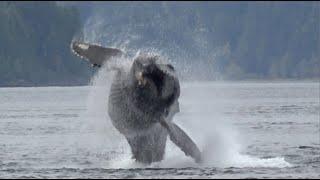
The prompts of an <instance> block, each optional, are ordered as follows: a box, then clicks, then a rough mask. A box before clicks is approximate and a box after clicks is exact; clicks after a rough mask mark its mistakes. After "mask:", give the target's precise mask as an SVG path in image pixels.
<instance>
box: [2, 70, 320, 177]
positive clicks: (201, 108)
mask: <svg viewBox="0 0 320 180" xmlns="http://www.w3.org/2000/svg"><path fill="white" fill-rule="evenodd" d="M103 79H104V77H103V75H102V76H98V77H97V78H96V80H95V81H94V82H96V83H93V85H91V86H84V87H28V88H21V87H20V88H0V178H320V127H319V124H320V119H319V118H320V110H319V109H320V103H319V83H317V82H299V81H298V82H197V83H195V82H182V89H181V97H180V110H181V112H180V113H178V114H177V115H176V116H175V118H174V122H176V123H177V124H178V125H179V126H181V127H182V128H183V129H184V130H185V131H186V132H187V134H189V136H190V137H191V138H192V139H193V140H194V141H195V142H196V144H197V145H198V146H199V148H200V149H201V151H202V152H203V155H204V159H205V160H204V163H203V164H196V163H194V162H193V160H192V159H191V158H189V157H186V156H185V155H184V153H183V152H181V151H180V150H179V148H177V147H176V146H175V145H174V144H173V143H172V142H170V140H169V139H168V142H167V149H166V155H165V159H164V160H163V161H161V162H159V163H153V164H151V165H143V164H139V163H136V162H135V161H134V160H132V159H131V154H130V149H129V146H128V144H127V142H126V141H125V139H124V138H123V136H122V135H121V134H119V133H118V132H117V131H116V130H115V129H114V127H113V126H112V125H111V123H110V120H109V117H108V114H107V96H108V87H109V86H108V84H109V83H108V82H107V81H106V79H104V80H103ZM107 79H108V78H107Z"/></svg>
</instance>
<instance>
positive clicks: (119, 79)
mask: <svg viewBox="0 0 320 180" xmlns="http://www.w3.org/2000/svg"><path fill="white" fill-rule="evenodd" d="M71 48H72V51H73V52H74V53H75V54H76V55H78V56H80V57H81V58H83V59H85V60H87V61H89V62H90V63H91V64H92V66H97V67H101V66H102V65H103V64H104V63H108V61H109V60H110V59H112V58H117V57H120V56H124V55H125V53H124V52H122V51H121V50H119V49H115V48H107V47H102V46H99V45H93V44H88V43H82V42H72V44H71ZM110 70H113V71H116V72H115V77H114V79H113V82H112V85H111V89H110V94H109V102H108V104H109V105H108V114H109V116H110V119H111V121H112V124H113V126H114V127H115V128H116V129H117V130H118V131H119V132H120V133H121V134H122V135H124V136H125V138H126V140H127V141H128V144H129V145H130V147H131V152H132V155H133V158H134V159H135V160H136V161H138V162H142V163H147V164H149V163H152V162H158V161H161V160H163V157H164V153H165V147H166V141H167V137H168V136H169V138H170V140H171V141H172V142H174V143H175V144H176V145H177V146H178V147H179V148H180V149H181V150H182V151H183V152H184V153H185V154H186V155H187V156H191V157H192V158H193V159H194V160H195V161H196V162H201V152H200V150H199V149H198V147H197V146H196V144H195V143H194V142H193V141H192V140H191V138H190V137H189V136H188V135H187V134H186V133H185V132H184V131H183V130H182V129H181V128H180V127H179V126H178V125H176V124H175V123H174V122H173V116H174V115H175V114H176V113H177V112H179V102H178V98H179V96H180V84H179V80H178V78H177V76H176V73H175V69H174V67H173V66H172V65H171V64H168V63H165V62H164V61H163V59H162V58H161V57H160V56H157V55H149V54H140V55H138V56H136V57H135V58H134V59H133V62H132V65H131V66H130V67H129V68H124V67H113V68H112V69H110Z"/></svg>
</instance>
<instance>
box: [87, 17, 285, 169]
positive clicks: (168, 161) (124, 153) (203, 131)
mask: <svg viewBox="0 0 320 180" xmlns="http://www.w3.org/2000/svg"><path fill="white" fill-rule="evenodd" d="M104 25H105V20H104V18H103V16H102V15H101V14H96V15H94V16H93V17H92V18H89V19H88V21H87V23H86V24H85V26H84V29H83V32H84V40H85V41H86V42H91V43H99V44H106V43H105V42H104V40H105V39H108V40H107V41H108V44H107V45H106V46H108V47H117V48H121V49H123V50H124V51H126V52H129V54H130V53H131V58H132V57H134V53H132V52H133V51H136V52H137V51H138V50H141V51H145V52H149V53H155V52H156V53H157V54H161V55H163V56H165V57H166V59H178V60H180V65H181V64H182V65H183V62H193V61H186V60H184V61H182V60H181V59H186V58H188V55H186V54H180V53H177V52H181V51H178V50H177V52H176V53H173V56H172V51H175V49H174V48H171V49H170V51H171V52H170V53H171V55H170V57H168V56H169V55H168V54H170V53H168V54H166V52H164V51H159V50H156V49H157V48H152V47H149V48H142V49H141V48H137V47H132V45H131V44H132V43H131V41H135V39H136V38H139V36H137V35H135V34H134V33H133V32H131V30H130V28H128V29H127V33H125V34H121V37H119V36H117V37H114V36H113V35H110V34H108V32H105V28H104ZM199 39H201V38H198V40H199ZM202 39H203V38H202ZM203 42H204V41H200V44H199V46H201V45H202V44H203ZM204 44H205V43H204ZM177 48H178V47H177ZM201 48H202V47H200V49H201ZM131 50H132V52H131ZM114 62H115V63H119V62H124V64H121V63H120V64H121V65H125V66H127V67H128V66H130V60H128V59H126V60H124V59H114ZM171 63H172V64H173V65H174V66H179V65H177V63H176V62H171ZM183 67H184V68H182V69H180V71H181V70H182V71H185V73H184V74H188V75H190V73H188V72H189V71H191V70H190V69H189V68H190V66H185V65H184V66H183ZM113 75H114V74H113V73H112V72H108V71H107V68H106V67H105V66H103V67H102V68H100V69H99V71H98V72H97V73H96V74H95V76H94V77H93V78H92V81H91V86H90V88H91V89H90V93H89V96H88V101H87V112H86V115H87V116H88V118H87V119H88V121H87V123H84V126H85V127H84V129H87V128H88V127H89V129H91V132H93V134H94V135H93V136H91V137H90V138H89V139H87V140H88V141H90V143H89V145H88V146H90V151H91V152H96V153H97V152H98V153H104V152H108V151H109V152H110V151H112V152H116V153H113V154H112V155H110V156H108V157H107V158H106V159H103V160H104V161H107V162H106V164H104V166H107V167H106V168H142V167H159V168H180V167H199V166H200V167H280V168H281V167H289V166H290V164H289V163H287V162H286V161H285V160H284V158H282V157H275V158H269V159H261V158H257V157H253V156H249V155H246V154H243V153H241V150H242V149H241V148H242V147H241V143H240V142H239V140H238V139H237V137H239V134H237V130H236V128H235V127H234V126H232V124H231V123H230V122H228V121H227V120H226V119H225V117H224V116H223V114H219V112H218V110H215V108H216V107H218V106H219V105H218V103H217V104H216V107H212V106H206V105H205V104H204V105H203V104H202V105H201V103H202V102H204V101H201V100H200V99H199V98H198V97H197V95H198V94H199V93H201V91H205V89H203V88H202V87H201V88H202V89H201V88H200V89H197V90H194V89H193V88H192V87H191V88H190V86H188V85H186V86H185V87H184V88H183V89H182V94H181V98H180V104H181V107H182V108H181V112H180V113H178V114H177V115H176V117H175V118H174V122H176V123H177V124H178V125H179V126H180V127H182V128H183V129H184V130H185V131H186V132H187V134H189V135H190V137H192V139H194V141H195V142H196V143H197V144H198V145H199V147H200V149H201V150H202V152H203V156H204V162H203V164H201V165H198V164H195V163H194V162H193V160H192V159H191V158H190V157H186V156H185V155H184V154H183V152H182V151H181V150H180V149H179V148H178V147H176V146H175V145H174V144H173V143H172V142H171V141H170V139H169V138H168V139H167V147H166V154H165V159H164V160H163V161H161V162H158V163H153V164H151V165H149V166H145V165H143V164H140V163H137V162H135V161H134V160H133V159H131V153H130V147H129V145H128V143H127V142H126V140H125V138H124V136H122V135H121V134H120V133H119V132H118V131H117V130H116V129H115V128H114V127H113V125H112V123H111V120H110V118H109V116H108V113H107V109H108V103H107V102H108V94H109V89H110V85H111V82H112V78H113ZM186 79H190V77H188V78H186ZM192 79H195V78H192ZM204 88H205V86H204ZM185 92H186V93H185ZM204 109H205V110H207V111H205V110H204ZM213 111H217V112H213ZM89 119H90V120H89ZM230 121H231V120H230Z"/></svg>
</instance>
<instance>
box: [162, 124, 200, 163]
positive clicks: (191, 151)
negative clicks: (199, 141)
mask: <svg viewBox="0 0 320 180" xmlns="http://www.w3.org/2000/svg"><path fill="white" fill-rule="evenodd" d="M160 124H161V125H162V126H163V127H164V128H166V129H167V131H168V133H169V136H170V139H171V141H172V142H174V143H175V144H176V145H177V146H178V147H179V148H180V149H181V150H182V151H183V152H184V153H185V154H186V155H187V156H191V157H192V158H193V159H194V160H195V161H196V162H197V163H201V161H202V156H201V152H200V150H199V149H198V147H197V145H196V144H195V143H194V142H193V141H192V140H191V138H190V137H189V136H188V135H187V134H186V133H185V132H184V131H183V130H182V129H181V128H180V127H179V126H177V125H176V124H174V123H173V122H167V121H165V120H162V121H161V122H160Z"/></svg>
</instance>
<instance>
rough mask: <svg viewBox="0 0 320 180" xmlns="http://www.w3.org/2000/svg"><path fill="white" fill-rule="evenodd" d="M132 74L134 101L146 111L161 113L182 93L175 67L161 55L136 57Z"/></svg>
mask: <svg viewBox="0 0 320 180" xmlns="http://www.w3.org/2000/svg"><path fill="white" fill-rule="evenodd" d="M131 75H132V84H133V86H132V87H133V97H134V101H135V102H134V103H135V104H136V105H137V106H139V107H141V108H145V110H146V111H150V112H153V113H161V112H163V111H165V110H166V109H167V108H168V107H169V106H171V105H172V104H173V102H174V101H175V100H177V99H178V97H179V95H180V85H179V81H178V78H177V76H176V73H175V69H174V67H173V66H172V65H171V64H169V63H165V62H164V60H163V59H161V58H160V56H157V55H139V56H138V57H136V58H135V59H134V62H133V65H132V67H131ZM142 106H143V107H142Z"/></svg>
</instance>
